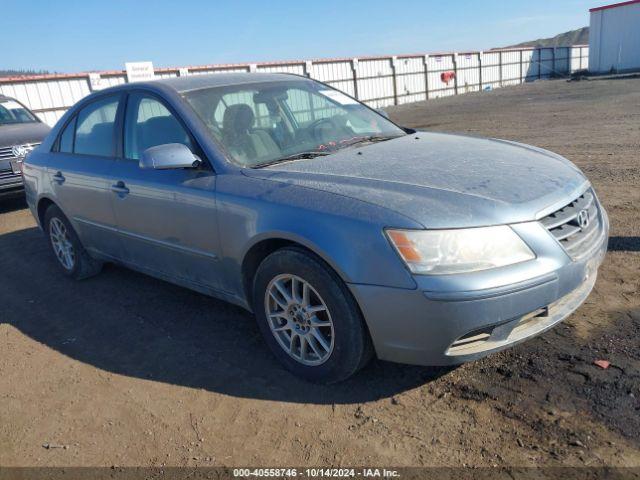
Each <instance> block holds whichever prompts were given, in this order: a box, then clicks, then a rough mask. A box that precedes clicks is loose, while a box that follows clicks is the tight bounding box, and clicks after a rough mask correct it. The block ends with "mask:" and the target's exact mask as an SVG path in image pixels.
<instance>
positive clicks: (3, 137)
mask: <svg viewBox="0 0 640 480" xmlns="http://www.w3.org/2000/svg"><path fill="white" fill-rule="evenodd" d="M49 130H51V129H50V128H49V127H48V126H47V125H45V124H44V123H40V122H33V123H14V124H10V125H0V148H2V147H12V146H14V145H23V144H25V143H40V142H42V140H44V137H46V136H47V134H48V133H49Z"/></svg>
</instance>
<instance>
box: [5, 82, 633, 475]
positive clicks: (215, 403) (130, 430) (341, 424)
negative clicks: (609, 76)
mask: <svg viewBox="0 0 640 480" xmlns="http://www.w3.org/2000/svg"><path fill="white" fill-rule="evenodd" d="M390 113H391V116H392V117H393V118H394V119H396V120H398V121H399V122H400V123H402V124H404V125H407V126H413V127H419V128H427V129H432V130H439V131H458V132H467V133H472V134H478V135H486V136H495V137H501V138H506V139H512V140H518V141H522V142H526V143H531V144H534V145H538V146H541V147H544V148H549V149H551V150H554V151H556V152H558V153H560V154H562V155H565V156H566V157H568V158H569V159H571V160H573V161H574V162H575V163H577V164H578V166H580V167H581V168H582V169H583V170H584V171H585V172H586V173H587V175H588V176H589V177H590V179H591V180H592V182H593V184H594V186H595V188H596V190H597V192H598V194H599V195H600V197H601V200H602V202H603V203H604V205H605V207H606V208H607V210H608V212H609V215H610V217H611V226H612V230H611V239H610V252H609V253H608V254H607V257H606V260H605V263H604V264H603V266H602V268H601V270H600V276H599V278H598V282H597V285H596V288H595V291H594V292H593V293H592V295H591V296H590V297H589V299H588V300H587V302H586V304H585V305H583V306H582V307H581V308H580V309H579V310H578V311H577V312H576V313H575V314H574V315H572V316H571V317H570V318H569V319H568V320H566V321H565V322H564V323H563V324H561V325H560V326H558V327H556V328H554V329H553V330H551V331H549V332H547V333H546V334H544V335H542V336H541V337H538V338H536V339H533V340H531V341H529V342H526V343H524V344H522V345H520V346H517V347H516V348H513V349H511V350H509V351H506V352H503V353H500V354H496V355H493V356H491V357H489V358H486V359H484V360H481V361H478V362H475V363H471V364H467V365H464V366H462V367H459V368H457V369H454V370H438V369H428V368H419V367H411V366H403V365H394V364H389V363H384V362H378V361H376V362H373V363H372V364H371V365H369V366H368V367H367V368H366V369H365V370H364V371H363V372H361V373H360V374H358V375H357V376H356V377H355V378H353V379H352V380H350V381H347V382H345V383H343V384H340V385H335V386H328V387H323V386H313V385H309V384H306V383H303V382H301V381H298V380H296V379H295V378H293V377H292V376H291V375H289V374H288V373H286V372H285V371H283V370H282V369H281V368H280V367H279V365H278V364H277V363H276V361H275V360H274V359H273V357H272V356H271V355H270V353H269V352H268V350H267V348H266V346H265V345H264V344H263V342H262V340H261V338H260V336H259V332H258V329H257V327H256V325H255V323H254V320H253V318H252V317H251V316H250V315H249V314H247V313H246V312H244V311H243V310H241V309H239V308H236V307H233V306H231V305H228V304H225V303H223V302H220V301H217V300H214V299H210V298H207V297H205V296H202V295H199V294H196V293H193V292H190V291H188V290H185V289H182V288H179V287H176V286H173V285H170V284H167V283H164V282H161V281H158V280H154V279H152V278H148V277H145V276H143V275H140V274H137V273H133V272H130V271H127V270H125V269H122V268H119V267H114V266H107V267H106V268H105V271H104V272H103V273H102V274H101V275H100V276H98V277H96V278H93V279H90V280H87V281H83V282H78V283H76V282H73V281H71V280H67V279H65V278H63V277H62V276H61V275H60V274H59V272H58V271H57V270H56V268H55V265H54V263H53V262H54V260H53V259H52V257H51V256H50V254H49V252H48V250H47V246H46V244H45V241H44V239H43V236H42V234H41V233H40V232H39V231H38V230H37V229H36V228H35V223H34V221H33V219H32V218H31V215H30V214H29V212H28V211H27V210H26V208H25V204H24V203H23V201H22V200H20V199H18V200H11V201H7V200H2V201H1V202H0V305H2V308H1V310H0V465H4V466H71V465H81V466H113V465H115V466H125V465H136V466H160V465H176V466H183V465H226V466H246V465H252V466H278V467H279V466H291V465H295V466H305V465H309V466H326V465H342V466H345V465H354V466H356V465H360V466H362V465H367V466H369V465H376V466H444V465H447V466H463V465H467V466H493V465H498V466H536V465H538V466H539V465H547V466H556V465H590V466H603V465H607V466H609V465H617V466H640V346H639V345H640V340H639V339H640V277H639V275H638V272H639V268H640V221H639V218H638V217H639V214H640V160H639V157H638V154H639V153H638V152H640V79H625V80H600V81H582V82H573V83H568V82H566V81H562V80H557V81H545V82H537V83H534V84H529V85H527V86H523V87H510V88H505V89H501V90H495V91H493V92H487V93H481V94H467V95H463V96H460V97H456V98H448V99H441V100H432V101H429V102H427V103H420V104H413V105H406V106H402V107H397V108H394V109H390ZM523 188H526V187H525V186H523ZM596 359H606V360H609V361H610V362H611V363H612V366H611V367H610V368H609V369H607V370H603V369H600V368H598V367H596V366H595V365H594V364H593V361H594V360H596ZM47 444H49V446H53V447H55V446H60V447H63V448H46V447H45V446H46V445H47Z"/></svg>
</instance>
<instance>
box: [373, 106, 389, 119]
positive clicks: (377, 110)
mask: <svg viewBox="0 0 640 480" xmlns="http://www.w3.org/2000/svg"><path fill="white" fill-rule="evenodd" d="M376 112H378V113H379V114H380V115H382V116H383V117H384V118H389V114H388V113H387V112H386V111H385V110H383V109H382V108H376Z"/></svg>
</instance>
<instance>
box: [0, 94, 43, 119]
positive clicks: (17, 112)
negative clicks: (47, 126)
mask: <svg viewBox="0 0 640 480" xmlns="http://www.w3.org/2000/svg"><path fill="white" fill-rule="evenodd" d="M37 121H38V120H37V119H36V118H35V117H34V116H33V114H32V113H31V112H30V111H29V110H27V109H26V108H25V107H23V106H22V105H20V104H19V103H18V102H16V101H15V100H10V99H5V100H2V99H0V125H5V124H8V123H32V122H37Z"/></svg>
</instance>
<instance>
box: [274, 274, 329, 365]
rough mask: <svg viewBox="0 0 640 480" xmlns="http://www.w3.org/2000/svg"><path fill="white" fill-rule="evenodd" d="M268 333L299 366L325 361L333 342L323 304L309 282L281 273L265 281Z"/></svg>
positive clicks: (326, 308)
mask: <svg viewBox="0 0 640 480" xmlns="http://www.w3.org/2000/svg"><path fill="white" fill-rule="evenodd" d="M264 307H265V314H266V316H267V322H268V323H269V328H270V329H271V333H272V334H273V336H274V337H275V339H276V340H277V341H278V344H279V345H280V347H281V348H282V349H283V350H284V351H285V352H286V353H287V354H288V355H289V356H290V357H291V358H293V359H294V360H296V361H297V362H299V363H302V364H303V365H309V366H316V365H321V364H322V363H324V362H326V361H327V360H328V359H329V357H330V356H331V353H332V352H333V346H334V343H335V341H334V340H335V336H334V329H333V320H332V318H331V313H330V312H329V308H328V307H327V304H326V303H325V301H324V300H323V298H322V297H321V296H320V294H319V293H318V292H317V290H316V289H315V288H313V287H312V286H311V284H310V283H309V282H307V281H306V280H304V279H302V278H300V277H298V276H297V275H292V274H281V275H278V276H276V277H275V278H273V279H272V280H271V282H269V285H267V289H266V292H265V299H264Z"/></svg>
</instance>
